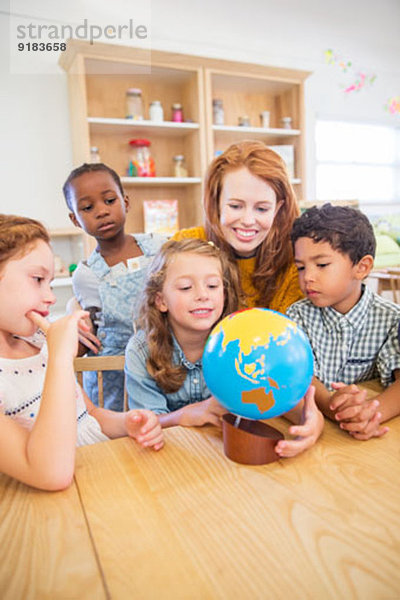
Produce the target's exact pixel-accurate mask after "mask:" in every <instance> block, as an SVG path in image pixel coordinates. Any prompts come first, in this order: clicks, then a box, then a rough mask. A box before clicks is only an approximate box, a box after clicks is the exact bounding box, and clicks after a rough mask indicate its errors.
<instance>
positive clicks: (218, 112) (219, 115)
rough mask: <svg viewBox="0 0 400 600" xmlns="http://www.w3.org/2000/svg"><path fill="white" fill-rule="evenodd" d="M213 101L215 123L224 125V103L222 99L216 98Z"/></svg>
mask: <svg viewBox="0 0 400 600" xmlns="http://www.w3.org/2000/svg"><path fill="white" fill-rule="evenodd" d="M212 103H213V124H214V125H223V124H224V117H225V115H224V105H223V103H222V100H219V99H218V98H214V100H213V101H212Z"/></svg>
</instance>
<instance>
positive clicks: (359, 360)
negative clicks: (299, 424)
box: [287, 285, 400, 389]
mask: <svg viewBox="0 0 400 600" xmlns="http://www.w3.org/2000/svg"><path fill="white" fill-rule="evenodd" d="M287 316H288V317H289V318H290V319H293V321H295V322H296V323H297V324H298V325H300V327H301V328H302V329H303V331H304V332H305V334H306V335H307V336H308V338H309V340H310V343H311V346H312V349H313V353H314V359H315V367H314V374H315V375H316V377H317V378H318V379H319V380H320V381H321V382H322V383H323V384H324V385H325V386H326V387H327V388H328V389H332V388H331V383H332V382H337V381H343V382H344V383H357V382H359V381H366V380H368V379H376V378H379V379H380V381H381V383H382V385H383V386H387V385H389V384H390V383H391V382H392V381H393V380H394V375H393V371H394V370H395V369H400V347H399V339H398V331H399V322H400V306H398V305H397V304H394V303H393V302H389V301H388V300H384V299H383V298H382V297H381V296H378V295H377V294H375V293H374V292H372V291H371V290H370V289H369V288H368V287H366V286H365V285H363V293H362V296H361V298H360V300H359V301H358V302H357V304H356V305H355V306H354V307H353V308H352V309H351V310H350V311H349V312H348V313H346V314H345V315H343V314H341V313H339V312H337V311H336V310H334V309H333V308H331V307H330V306H328V307H326V308H318V307H317V306H314V305H313V304H312V302H310V300H307V299H305V300H300V301H299V302H296V303H295V304H292V306H290V307H289V309H288V311H287Z"/></svg>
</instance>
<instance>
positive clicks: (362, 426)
mask: <svg viewBox="0 0 400 600" xmlns="http://www.w3.org/2000/svg"><path fill="white" fill-rule="evenodd" d="M332 387H333V388H334V389H335V390H336V392H335V393H334V394H332V397H331V402H330V405H329V408H330V409H331V410H332V411H333V412H334V413H335V419H336V420H337V421H339V422H340V428H341V429H343V430H344V431H347V432H348V433H349V434H350V435H352V436H353V437H354V438H355V439H358V440H368V439H370V438H371V437H381V436H382V435H384V434H385V433H386V432H387V431H388V428H387V427H381V426H380V419H381V417H382V415H381V413H380V412H379V411H378V408H379V400H377V399H372V400H368V399H367V390H360V388H359V387H358V386H356V385H355V384H352V385H346V384H344V383H342V382H337V383H332Z"/></svg>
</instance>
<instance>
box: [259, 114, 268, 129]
mask: <svg viewBox="0 0 400 600" xmlns="http://www.w3.org/2000/svg"><path fill="white" fill-rule="evenodd" d="M269 117H270V113H269V110H263V111H262V113H261V114H260V123H261V127H262V128H263V129H269Z"/></svg>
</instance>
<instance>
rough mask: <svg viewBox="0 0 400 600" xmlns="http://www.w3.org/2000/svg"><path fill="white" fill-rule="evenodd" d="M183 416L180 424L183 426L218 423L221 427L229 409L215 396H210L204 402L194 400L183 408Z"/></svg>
mask: <svg viewBox="0 0 400 600" xmlns="http://www.w3.org/2000/svg"><path fill="white" fill-rule="evenodd" d="M181 410H182V417H181V418H180V421H179V425H182V426H183V427H199V426H201V425H207V424H211V425H216V426H217V427H221V418H222V415H224V414H225V413H226V412H227V410H226V408H224V407H223V406H222V405H221V404H220V403H219V402H218V401H217V400H216V399H215V398H214V396H210V397H209V398H207V400H203V401H202V402H194V403H193V404H188V405H187V406H184V407H183V408H182V409H181Z"/></svg>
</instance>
